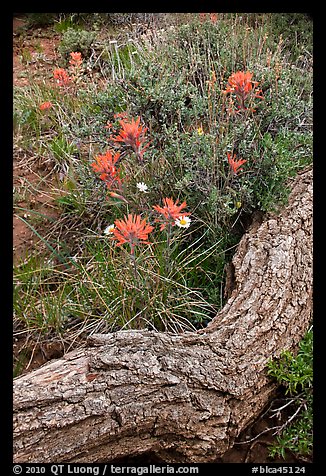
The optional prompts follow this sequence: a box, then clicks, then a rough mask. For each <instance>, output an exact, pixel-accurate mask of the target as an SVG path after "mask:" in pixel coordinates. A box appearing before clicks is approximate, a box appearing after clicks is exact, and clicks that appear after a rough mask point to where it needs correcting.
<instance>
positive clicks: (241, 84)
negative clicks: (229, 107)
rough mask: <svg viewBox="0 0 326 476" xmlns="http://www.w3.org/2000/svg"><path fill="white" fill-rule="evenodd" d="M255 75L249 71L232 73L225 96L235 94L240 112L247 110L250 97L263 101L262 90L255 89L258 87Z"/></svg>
mask: <svg viewBox="0 0 326 476" xmlns="http://www.w3.org/2000/svg"><path fill="white" fill-rule="evenodd" d="M252 76H253V73H250V72H249V71H247V72H246V73H245V72H243V71H238V72H236V73H232V74H231V76H230V77H229V79H228V85H227V88H226V89H225V91H223V93H224V94H231V93H234V94H235V96H236V100H237V103H238V110H242V111H245V110H247V106H246V101H247V99H248V97H249V96H253V97H256V98H260V99H263V96H261V94H260V93H261V90H258V89H255V88H256V86H258V84H259V83H258V82H257V81H253V80H252Z"/></svg>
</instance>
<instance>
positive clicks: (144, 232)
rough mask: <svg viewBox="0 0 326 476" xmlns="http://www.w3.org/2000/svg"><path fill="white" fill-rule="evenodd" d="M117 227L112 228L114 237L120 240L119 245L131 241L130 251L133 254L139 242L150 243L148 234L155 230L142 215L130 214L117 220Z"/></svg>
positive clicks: (115, 223)
mask: <svg viewBox="0 0 326 476" xmlns="http://www.w3.org/2000/svg"><path fill="white" fill-rule="evenodd" d="M114 225H115V228H113V229H112V233H113V235H114V236H113V237H112V239H113V240H114V239H116V240H118V243H117V244H116V245H117V246H120V245H123V244H124V243H129V245H130V253H131V254H132V255H133V254H134V252H135V246H136V245H138V244H147V245H149V244H150V243H149V241H147V240H148V235H149V233H151V231H153V230H154V227H153V226H152V225H149V224H148V223H147V222H146V219H143V220H142V218H141V216H140V215H133V214H129V215H128V217H126V216H124V219H123V220H115V222H114Z"/></svg>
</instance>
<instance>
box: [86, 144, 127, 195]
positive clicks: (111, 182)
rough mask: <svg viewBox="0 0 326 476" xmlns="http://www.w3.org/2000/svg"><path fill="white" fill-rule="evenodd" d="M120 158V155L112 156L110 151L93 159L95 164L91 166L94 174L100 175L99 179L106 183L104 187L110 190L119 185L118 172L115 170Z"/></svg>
mask: <svg viewBox="0 0 326 476" xmlns="http://www.w3.org/2000/svg"><path fill="white" fill-rule="evenodd" d="M119 158H120V153H116V154H115V155H114V156H113V155H112V153H111V151H109V150H108V151H107V153H106V154H105V155H98V156H97V157H95V162H93V163H92V164H91V167H93V170H94V171H95V172H98V173H100V174H101V175H100V179H101V180H103V182H105V183H106V186H107V187H108V188H109V189H111V188H115V187H119V186H120V185H121V182H122V180H121V177H120V171H119V170H118V169H117V168H116V165H115V164H116V163H117V161H118V160H119Z"/></svg>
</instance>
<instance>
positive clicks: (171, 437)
mask: <svg viewBox="0 0 326 476" xmlns="http://www.w3.org/2000/svg"><path fill="white" fill-rule="evenodd" d="M233 265H234V270H235V278H236V285H235V288H234V289H233V291H232V294H231V296H230V298H229V299H228V301H227V303H226V304H225V306H224V307H223V309H222V310H221V311H220V312H219V313H218V314H217V316H216V317H215V318H214V319H213V321H212V322H211V323H210V324H209V325H208V327H207V328H205V329H202V330H200V331H198V332H185V333H183V334H180V335H176V334H172V333H159V332H153V331H147V330H141V331H119V332H116V333H113V334H108V335H93V336H90V338H89V342H88V343H87V346H86V347H85V348H82V349H78V350H75V351H72V352H69V353H67V354H66V355H65V356H64V357H63V358H62V359H59V360H55V361H52V362H49V363H48V364H46V365H44V366H43V367H41V368H39V369H38V370H35V371H33V372H31V373H30V374H27V375H24V376H21V377H18V378H16V379H15V381H14V461H15V463H21V462H25V463H26V462H38V463H48V462H53V463H60V462H66V463H67V462H79V463H85V462H88V463H93V462H109V461H112V460H114V459H118V458H122V457H125V456H132V455H140V454H142V453H146V452H151V453H155V454H156V455H157V456H158V457H160V458H162V459H163V460H164V461H165V462H167V463H169V462H171V463H172V462H182V463H192V462H196V463H200V462H212V461H214V460H216V459H217V458H218V457H221V456H222V455H223V454H224V453H225V451H227V450H228V449H229V448H230V447H231V446H232V444H233V442H234V440H235V438H236V437H237V436H238V435H239V433H240V432H241V431H242V430H243V429H244V428H245V427H246V426H247V425H248V423H249V422H251V421H252V420H253V419H254V418H255V417H256V416H257V415H258V414H259V413H260V412H261V411H262V409H263V408H264V406H265V405H266V404H267V403H268V401H269V399H270V398H271V395H272V394H273V392H274V391H275V384H274V383H273V382H272V381H271V380H270V379H269V378H268V376H267V373H266V363H267V361H268V360H269V359H270V358H272V357H277V356H279V354H280V353H281V351H283V350H284V349H288V350H292V351H293V350H295V349H296V348H297V344H298V342H299V341H300V340H301V338H302V337H303V335H304V334H305V332H306V331H307V329H308V327H309V325H310V323H311V310H312V171H311V170H310V169H308V170H305V171H304V172H302V173H301V174H300V175H298V176H297V177H296V179H295V181H294V182H293V189H292V193H291V195H290V198H289V202H288V205H287V206H286V207H284V208H283V209H282V210H281V211H280V212H279V213H278V214H269V215H268V216H267V217H266V218H265V219H264V221H263V222H262V223H261V224H260V225H257V226H256V227H252V228H251V229H249V230H248V232H247V233H246V234H245V235H244V236H243V238H242V239H241V241H240V244H239V246H238V249H237V252H236V254H235V256H234V258H233Z"/></svg>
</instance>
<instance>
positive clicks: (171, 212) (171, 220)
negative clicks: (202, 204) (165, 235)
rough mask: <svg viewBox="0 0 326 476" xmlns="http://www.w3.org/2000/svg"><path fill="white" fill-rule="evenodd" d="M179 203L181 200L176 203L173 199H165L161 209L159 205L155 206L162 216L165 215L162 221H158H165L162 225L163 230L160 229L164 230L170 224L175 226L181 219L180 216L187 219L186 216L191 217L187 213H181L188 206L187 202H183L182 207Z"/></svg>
mask: <svg viewBox="0 0 326 476" xmlns="http://www.w3.org/2000/svg"><path fill="white" fill-rule="evenodd" d="M178 201H179V200H176V201H175V202H174V201H173V199H172V198H164V199H163V204H164V206H163V207H160V206H159V205H154V206H153V208H154V210H156V211H157V212H159V213H160V214H161V215H163V217H162V218H161V220H157V221H163V223H162V225H161V228H160V229H161V230H164V228H165V227H166V226H167V225H169V224H170V225H172V226H174V225H175V221H176V220H177V219H178V218H180V216H183V217H185V216H188V215H190V213H185V212H182V213H181V210H182V209H183V208H185V207H186V206H187V204H186V202H182V203H181V204H180V205H178Z"/></svg>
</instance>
